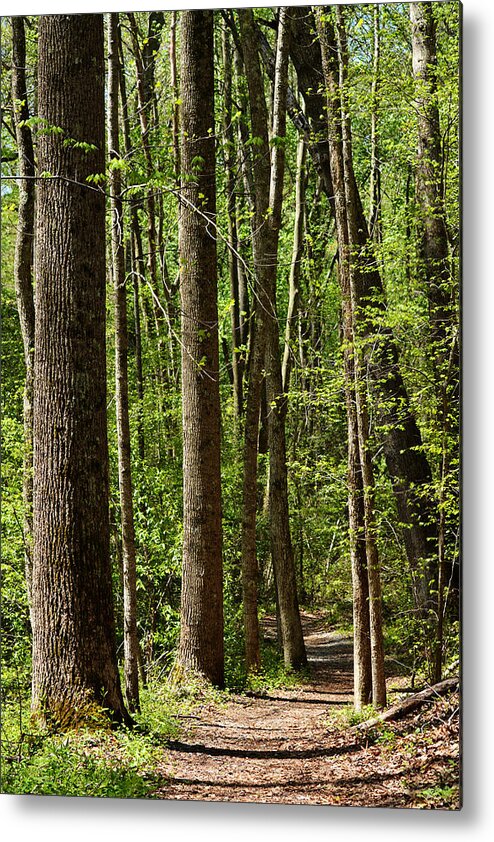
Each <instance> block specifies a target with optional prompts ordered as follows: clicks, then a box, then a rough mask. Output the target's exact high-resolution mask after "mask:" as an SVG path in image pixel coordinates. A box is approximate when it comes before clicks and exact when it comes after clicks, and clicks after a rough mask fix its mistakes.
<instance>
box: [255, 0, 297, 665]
mask: <svg viewBox="0 0 494 842" xmlns="http://www.w3.org/2000/svg"><path fill="white" fill-rule="evenodd" d="M239 19H240V25H241V33H242V47H243V57H244V64H245V71H246V76H247V82H248V87H249V99H250V109H251V124H252V134H253V136H255V137H257V138H259V147H258V148H257V147H256V158H255V161H254V181H255V203H256V229H255V230H256V232H257V233H256V236H255V239H254V245H255V251H254V258H255V264H256V278H257V296H258V299H259V301H260V306H259V317H260V320H259V323H256V336H257V337H258V338H259V337H264V336H265V342H266V347H265V367H266V394H267V402H268V438H269V456H270V462H269V465H270V469H269V499H270V506H269V509H270V534H271V552H272V556H273V567H274V569H275V571H276V572H275V578H276V585H277V592H278V601H279V611H280V621H281V629H282V635H283V652H284V659H285V663H286V664H288V665H290V666H292V667H293V668H295V669H297V668H300V667H302V666H304V665H305V663H306V653H305V645H304V639H303V634H302V624H301V621H300V613H299V607H298V597H297V585H296V575H295V564H294V558H293V549H292V544H291V536H290V524H289V511H288V478H287V467H286V442H285V424H284V407H283V387H282V380H281V360H280V352H279V326H278V319H277V315H276V267H277V252H278V235H279V228H280V224H281V205H282V190H283V172H284V158H285V155H284V138H285V124H286V91H287V76H288V35H289V30H288V26H287V19H288V12H287V8H286V7H283V8H282V9H280V20H279V29H278V44H277V51H276V71H275V83H274V100H273V131H272V136H273V138H275V140H274V143H273V149H272V161H271V164H270V161H269V157H268V156H269V141H268V130H267V126H268V116H267V109H266V102H265V98H264V90H263V84H262V76H261V69H260V64H259V55H258V51H257V39H256V31H255V25H254V18H253V14H252V11H251V10H245V9H242V10H239ZM260 141H262V142H260ZM268 208H270V212H269V213H268Z"/></svg>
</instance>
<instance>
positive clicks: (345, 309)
mask: <svg viewBox="0 0 494 842" xmlns="http://www.w3.org/2000/svg"><path fill="white" fill-rule="evenodd" d="M317 26H318V33H319V40H320V44H321V51H322V66H323V70H324V78H325V84H326V92H327V115H328V133H329V151H330V156H331V174H332V179H333V188H334V207H335V220H336V234H337V240H338V255H339V259H338V275H339V281H340V288H341V298H342V317H343V339H344V349H343V360H344V369H345V398H346V410H347V424H348V511H349V531H350V555H351V568H352V587H353V650H354V651H353V662H354V705H355V708H356V710H360V709H361V708H362V707H363V706H364V705H366V704H368V703H369V702H370V700H371V697H372V670H371V646H370V622H369V580H368V572H367V555H366V531H365V509H364V484H363V477H362V468H361V461H360V451H359V433H358V407H357V403H356V393H355V365H356V360H355V348H354V331H353V327H354V325H353V312H352V294H351V243H350V231H349V221H348V215H347V212H348V208H347V196H346V190H345V179H346V176H347V173H346V172H345V160H344V151H345V150H344V147H343V142H342V137H343V136H344V135H343V132H344V127H343V121H342V114H341V98H340V96H341V94H340V87H339V70H338V63H337V62H338V59H337V52H336V49H335V46H336V45H335V39H334V33H333V29H332V25H331V24H330V23H329V21H328V22H324V21H323V19H322V15H321V12H320V11H318V12H317Z"/></svg>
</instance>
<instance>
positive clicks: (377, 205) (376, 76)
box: [369, 3, 382, 243]
mask: <svg viewBox="0 0 494 842" xmlns="http://www.w3.org/2000/svg"><path fill="white" fill-rule="evenodd" d="M380 26H381V10H380V6H379V4H377V3H376V5H375V6H374V59H373V67H372V89H371V171H370V188H369V194H370V196H369V198H370V202H369V233H370V236H371V237H372V239H373V240H374V242H375V243H380V242H381V241H382V231H381V163H380V160H379V139H378V128H377V127H378V112H379V86H380V81H381V80H380V58H381V44H380Z"/></svg>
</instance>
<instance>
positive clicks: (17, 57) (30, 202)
mask: <svg viewBox="0 0 494 842" xmlns="http://www.w3.org/2000/svg"><path fill="white" fill-rule="evenodd" d="M11 22H12V100H13V114H14V123H15V132H16V139H17V149H18V155H19V164H18V172H19V182H18V189H19V209H18V216H17V237H16V243H15V256H14V283H15V294H16V302H17V310H18V312H19V321H20V326H21V335H22V344H23V348H24V363H25V366H26V382H25V385H24V406H23V413H24V467H23V481H22V498H23V506H24V518H23V534H24V569H25V576H26V587H27V597H28V604H29V607H31V580H32V574H33V558H32V554H33V546H32V543H33V542H32V538H33V535H32V533H33V511H32V510H33V371H34V296H33V278H32V273H33V243H34V199H35V188H34V185H35V182H34V175H35V169H34V149H33V138H32V134H31V129H30V128H29V125H28V124H26V121H27V120H28V119H29V107H28V98H27V87H26V37H25V33H24V18H22V17H13V18H11ZM21 123H22V124H23V125H21Z"/></svg>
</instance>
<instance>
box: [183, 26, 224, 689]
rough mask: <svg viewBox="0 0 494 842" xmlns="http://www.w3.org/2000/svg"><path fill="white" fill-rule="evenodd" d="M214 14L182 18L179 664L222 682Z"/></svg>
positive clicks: (211, 679)
mask: <svg viewBox="0 0 494 842" xmlns="http://www.w3.org/2000/svg"><path fill="white" fill-rule="evenodd" d="M213 58H214V47H213V13H212V12H211V11H193V12H183V13H182V16H181V82H180V91H181V101H182V105H181V128H182V146H181V158H182V190H181V203H180V220H179V248H180V282H181V283H180V290H181V302H182V394H183V404H182V407H183V408H182V418H183V435H184V442H183V453H184V459H183V471H184V538H183V562H182V605H181V632H180V645H179V652H178V661H179V663H180V664H181V665H182V666H183V667H184V668H185V669H192V670H197V671H199V672H201V673H203V674H204V675H205V676H206V677H207V678H208V679H209V680H210V681H212V682H213V683H214V684H217V685H219V686H221V685H223V683H224V658H223V596H222V533H221V476H220V447H221V439H220V398H219V354H218V308H217V268H216V238H215V229H214V223H215V215H216V188H215V135H214V128H215V126H214V69H213ZM210 220H211V223H213V224H210V222H209V221H210Z"/></svg>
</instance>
